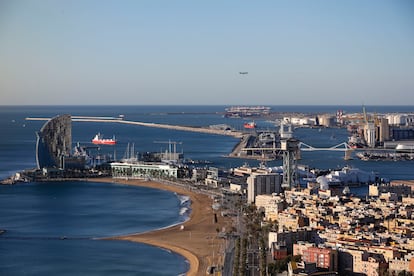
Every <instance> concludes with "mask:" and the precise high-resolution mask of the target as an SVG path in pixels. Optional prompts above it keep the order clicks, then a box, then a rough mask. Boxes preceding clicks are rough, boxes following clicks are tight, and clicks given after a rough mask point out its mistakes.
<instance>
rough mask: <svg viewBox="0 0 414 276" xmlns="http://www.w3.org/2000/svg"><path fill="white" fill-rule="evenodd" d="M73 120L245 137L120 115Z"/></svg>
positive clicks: (205, 128) (206, 128) (32, 119)
mask: <svg viewBox="0 0 414 276" xmlns="http://www.w3.org/2000/svg"><path fill="white" fill-rule="evenodd" d="M50 119H51V118H45V117H27V118H26V120H27V121H48V120H50ZM72 121H73V122H96V123H118V124H129V125H137V126H144V127H155V128H164V129H171V130H179V131H190V132H198V133H205V134H213V135H225V136H231V137H234V138H239V139H240V138H241V137H243V135H244V133H243V132H240V131H234V130H222V129H213V128H209V127H190V126H180V125H168V124H158V123H146V122H138V121H128V120H124V119H122V118H118V117H90V116H72Z"/></svg>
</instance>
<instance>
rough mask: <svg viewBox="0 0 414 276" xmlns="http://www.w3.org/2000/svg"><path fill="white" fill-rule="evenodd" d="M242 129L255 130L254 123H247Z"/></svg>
mask: <svg viewBox="0 0 414 276" xmlns="http://www.w3.org/2000/svg"><path fill="white" fill-rule="evenodd" d="M243 126H244V128H247V129H252V128H256V123H255V122H248V123H244V125H243Z"/></svg>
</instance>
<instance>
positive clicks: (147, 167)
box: [111, 162, 178, 178]
mask: <svg viewBox="0 0 414 276" xmlns="http://www.w3.org/2000/svg"><path fill="white" fill-rule="evenodd" d="M111 172H112V177H113V178H177V175H178V168H177V167H176V166H173V165H170V164H164V163H141V162H133V163H121V162H114V163H111Z"/></svg>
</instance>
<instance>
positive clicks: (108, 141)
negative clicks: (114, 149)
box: [92, 133, 116, 145]
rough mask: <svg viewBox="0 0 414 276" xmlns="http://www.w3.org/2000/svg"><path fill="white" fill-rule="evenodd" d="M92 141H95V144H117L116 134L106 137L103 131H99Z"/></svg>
mask: <svg viewBox="0 0 414 276" xmlns="http://www.w3.org/2000/svg"><path fill="white" fill-rule="evenodd" d="M92 143H94V144H95V145H115V144H116V140H115V136H114V137H113V138H110V139H104V138H103V135H102V134H101V133H98V134H96V135H95V137H94V138H93V139H92Z"/></svg>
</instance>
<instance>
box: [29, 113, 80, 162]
mask: <svg viewBox="0 0 414 276" xmlns="http://www.w3.org/2000/svg"><path fill="white" fill-rule="evenodd" d="M36 135H37V142H36V163H37V168H38V169H44V168H55V169H63V168H64V158H65V157H68V156H69V155H70V151H71V146H72V119H71V116H70V115H60V116H56V117H54V118H52V119H50V120H48V121H47V122H46V123H45V124H44V125H43V127H42V128H41V129H40V131H39V132H37V133H36Z"/></svg>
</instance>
